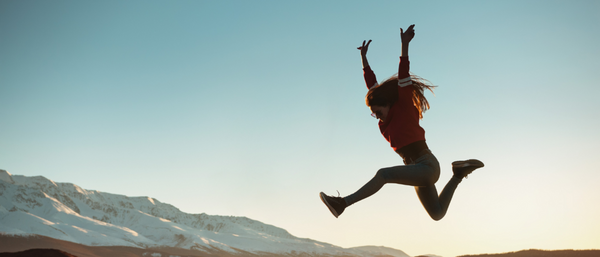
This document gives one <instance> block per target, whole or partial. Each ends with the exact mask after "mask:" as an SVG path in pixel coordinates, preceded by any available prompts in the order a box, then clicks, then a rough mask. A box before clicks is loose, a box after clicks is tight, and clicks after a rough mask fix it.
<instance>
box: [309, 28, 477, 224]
mask: <svg viewBox="0 0 600 257" xmlns="http://www.w3.org/2000/svg"><path fill="white" fill-rule="evenodd" d="M414 26H415V25H414V24H413V25H410V26H409V27H408V29H406V31H403V30H402V28H401V29H400V38H401V41H402V52H401V56H400V65H399V68H398V76H393V77H391V78H389V79H388V80H386V81H384V82H382V83H381V84H378V83H377V79H376V77H375V73H373V71H372V70H371V67H370V66H369V63H368V61H367V50H368V49H369V44H370V43H371V40H369V42H366V41H363V43H362V46H360V47H358V49H359V50H360V54H361V57H362V64H363V71H364V78H365V82H366V83H367V88H368V89H369V92H368V93H367V96H366V104H367V106H369V108H370V109H371V111H372V114H371V115H372V116H373V117H375V118H377V119H379V130H380V131H381V134H382V135H383V137H384V138H385V139H386V140H387V141H388V142H389V143H390V145H391V147H392V149H394V151H395V152H396V153H398V155H400V157H402V159H403V160H404V164H405V165H400V166H394V167H389V168H382V169H380V170H379V171H377V173H376V174H375V177H373V178H372V179H371V180H370V181H369V182H367V183H366V184H365V185H364V186H363V187H361V188H360V189H359V190H358V191H356V192H355V193H354V194H351V195H349V196H346V197H332V196H328V195H326V194H324V193H323V192H321V193H320V197H321V200H322V201H323V203H325V205H327V207H328V208H329V210H330V211H331V213H332V214H333V216H335V217H336V218H337V217H338V216H340V214H342V212H344V210H345V209H346V208H347V207H348V206H350V205H352V204H354V203H356V202H358V201H360V200H363V199H365V198H367V197H369V196H371V195H373V194H375V193H376V192H377V191H379V189H381V188H382V187H383V185H385V184H387V183H396V184H402V185H408V186H413V187H414V188H415V190H416V191H417V196H418V197H419V200H420V201H421V203H422V204H423V207H425V210H427V213H428V214H429V216H431V218H432V219H434V220H440V219H442V218H443V217H444V215H446V211H447V210H448V206H449V205H450V200H452V195H453V194H454V191H455V190H456V187H458V184H459V183H460V182H461V181H462V180H463V178H465V177H466V176H467V175H469V174H470V173H471V172H473V171H474V170H475V169H477V168H481V167H483V163H482V162H481V161H479V160H474V159H470V160H466V161H455V162H453V163H452V171H453V173H454V175H453V176H452V178H451V179H450V181H448V184H446V186H445V187H444V189H443V190H442V193H441V194H439V195H438V193H437V189H436V188H435V182H437V180H438V178H439V177H440V164H439V163H438V161H437V159H436V158H435V156H434V155H433V154H432V153H431V151H430V150H429V148H428V147H427V144H426V143H425V130H424V129H423V128H422V127H421V126H420V125H419V120H420V119H422V118H423V112H425V111H426V110H428V109H429V102H427V99H426V98H425V95H424V92H425V89H427V90H430V91H432V89H433V86H432V85H430V84H428V83H427V82H426V81H425V80H423V79H421V78H420V77H417V76H414V75H412V76H411V75H410V73H409V61H408V44H409V43H410V41H411V40H412V39H413V37H414V36H415V31H414V29H413V28H414ZM432 92H433V91H432Z"/></svg>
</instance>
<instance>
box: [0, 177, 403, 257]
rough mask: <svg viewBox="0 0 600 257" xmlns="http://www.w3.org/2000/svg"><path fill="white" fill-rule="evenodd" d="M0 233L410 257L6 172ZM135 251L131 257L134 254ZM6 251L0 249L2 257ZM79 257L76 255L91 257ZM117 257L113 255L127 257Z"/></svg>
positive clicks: (223, 249)
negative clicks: (295, 234)
mask: <svg viewBox="0 0 600 257" xmlns="http://www.w3.org/2000/svg"><path fill="white" fill-rule="evenodd" d="M207 197H211V196H207ZM0 233H4V234H6V235H32V234H35V235H42V236H46V237H49V238H54V239H59V240H64V241H68V242H72V243H77V244H81V245H86V246H107V247H105V248H104V249H110V250H111V251H112V250H114V249H125V248H108V246H115V247H117V246H120V247H130V248H127V249H128V250H127V251H134V250H131V249H138V250H139V251H144V249H169V251H170V252H173V251H175V249H179V250H177V251H179V252H184V253H185V254H187V255H189V256H197V255H195V254H196V253H197V252H198V251H201V252H204V253H206V254H205V255H202V256H206V255H210V256H217V255H218V256H281V255H286V256H299V255H306V256H315V257H316V256H340V257H341V256H355V257H380V256H392V257H409V256H408V255H407V254H406V253H404V252H402V251H400V250H396V249H391V248H387V247H381V246H368V247H355V248H343V247H339V246H335V245H332V244H329V243H325V242H320V241H316V240H312V239H309V238H298V237H295V236H293V235H291V234H290V233H288V232H287V231H286V230H285V229H283V228H279V227H276V226H273V225H269V224H266V223H263V222H260V221H257V220H253V219H250V218H247V217H235V216H218V215H208V214H205V213H201V214H190V213H185V212H182V211H181V210H179V209H178V208H176V207H175V206H173V205H170V204H167V203H163V202H160V201H159V200H157V199H155V198H151V197H129V196H125V195H117V194H111V193H106V192H100V191H96V190H86V189H83V188H81V187H79V186H77V185H75V184H71V183H57V182H54V181H52V180H50V179H47V178H45V177H42V176H35V177H27V176H20V175H12V174H10V173H9V172H7V171H5V170H0ZM19 242H20V241H19ZM61 244H62V243H61ZM50 246H51V245H50ZM7 247H9V246H7ZM37 248H52V247H47V246H43V247H42V246H40V247H37ZM28 249H31V248H28ZM138 250H135V251H134V252H135V254H134V255H130V256H140V255H137V254H138V252H139V251H138ZM190 250H194V251H191V252H190ZM5 251H6V250H4V249H3V248H0V252H5ZM67 252H70V251H67ZM82 254H83V255H82ZM85 254H86V253H82V252H80V253H77V254H75V255H77V256H79V257H82V256H93V255H89V253H88V255H85ZM123 254H125V253H122V254H119V255H112V256H126V255H123ZM181 255H182V254H176V256H181ZM163 256H169V255H163Z"/></svg>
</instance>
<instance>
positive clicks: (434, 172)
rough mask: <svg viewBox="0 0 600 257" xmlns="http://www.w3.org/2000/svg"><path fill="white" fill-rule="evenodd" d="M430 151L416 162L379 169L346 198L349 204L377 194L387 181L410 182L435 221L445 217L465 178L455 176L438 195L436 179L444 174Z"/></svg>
mask: <svg viewBox="0 0 600 257" xmlns="http://www.w3.org/2000/svg"><path fill="white" fill-rule="evenodd" d="M427 151H428V153H427V154H425V155H423V156H421V157H420V158H419V159H417V160H416V161H415V162H414V163H412V164H408V165H401V166H394V167H389V168H383V169H380V170H379V171H377V174H375V177H373V178H372V179H371V180H370V181H369V182H367V184H365V185H364V186H363V187H361V188H360V189H359V190H358V191H356V192H355V193H354V194H351V195H349V196H346V197H344V200H345V201H346V203H347V205H348V206H350V205H352V204H354V203H356V202H358V201H360V200H363V199H365V198H367V197H369V196H371V195H373V194H375V193H377V191H379V189H381V188H382V187H383V185H385V184H387V183H395V184H402V185H409V186H414V187H415V190H416V191H417V196H418V197H419V200H420V201H421V203H422V204H423V207H425V210H426V211H427V213H428V214H429V216H431V218H432V219H434V220H440V219H442V218H443V217H444V215H446V211H447V210H448V206H449V205H450V201H451V200H452V195H453V194H454V191H455V190H456V187H457V186H458V184H459V183H460V182H461V180H462V179H461V178H456V177H452V178H451V179H450V181H448V184H446V187H444V190H442V193H441V194H440V195H439V196H438V193H437V189H436V188H435V182H437V180H438V178H439V177H440V164H439V163H438V160H437V158H435V156H434V155H433V154H432V153H431V151H429V150H427Z"/></svg>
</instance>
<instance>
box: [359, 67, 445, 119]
mask: <svg viewBox="0 0 600 257" xmlns="http://www.w3.org/2000/svg"><path fill="white" fill-rule="evenodd" d="M410 79H411V81H412V87H413V89H414V90H413V95H412V101H413V104H414V105H415V107H416V108H417V110H418V111H419V118H420V119H423V113H424V112H425V111H427V110H429V108H430V105H429V101H427V98H426V97H425V89H427V90H429V91H431V93H433V88H435V87H436V86H434V85H433V84H431V82H429V81H428V80H426V79H424V78H421V77H419V76H417V75H414V74H411V75H410ZM397 100H398V75H394V76H392V77H391V78H389V79H387V80H386V81H384V82H382V83H381V84H380V85H378V86H375V87H372V88H371V89H369V92H368V93H367V96H366V97H365V101H366V104H367V106H369V107H370V106H392V105H393V104H394V103H395V102H396V101H397Z"/></svg>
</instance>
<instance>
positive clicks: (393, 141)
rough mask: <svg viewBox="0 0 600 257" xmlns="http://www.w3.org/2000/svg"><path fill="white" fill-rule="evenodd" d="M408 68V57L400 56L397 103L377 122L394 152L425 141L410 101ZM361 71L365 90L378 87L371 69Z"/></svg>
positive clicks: (417, 112)
mask: <svg viewBox="0 0 600 257" xmlns="http://www.w3.org/2000/svg"><path fill="white" fill-rule="evenodd" d="M409 67H410V62H409V61H408V56H401V57H400V65H399V67H398V78H399V82H398V86H399V88H398V101H396V102H395V103H394V104H393V105H392V106H391V107H390V111H389V112H388V116H387V118H386V119H385V121H379V130H380V131H381V134H382V135H383V137H384V138H385V139H386V140H387V141H388V142H390V146H391V147H392V148H393V149H394V151H397V150H398V149H400V148H402V147H404V146H406V145H408V144H411V143H414V142H417V141H421V140H425V130H424V129H423V128H422V127H421V126H420V125H419V110H418V109H417V107H415V105H414V104H413V101H412V96H413V90H414V89H413V86H412V82H411V81H410V74H409V72H408V71H409ZM363 70H364V77H365V82H366V83H367V88H369V89H371V88H372V87H374V86H378V83H377V78H376V77H375V73H373V70H371V67H369V66H367V67H365V68H364V69H363Z"/></svg>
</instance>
